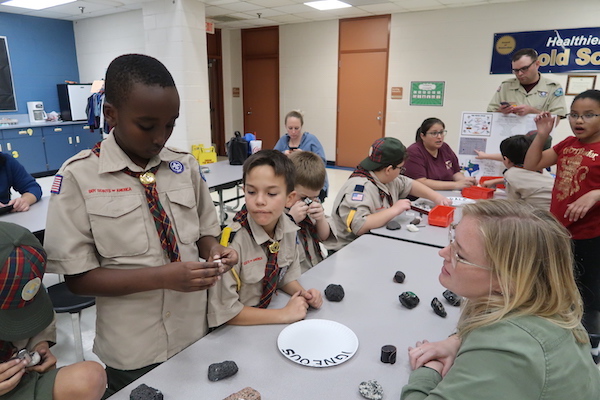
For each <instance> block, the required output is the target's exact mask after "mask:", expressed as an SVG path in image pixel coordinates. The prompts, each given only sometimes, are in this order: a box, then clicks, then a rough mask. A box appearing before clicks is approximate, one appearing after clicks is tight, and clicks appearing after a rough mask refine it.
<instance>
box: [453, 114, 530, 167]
mask: <svg viewBox="0 0 600 400" xmlns="http://www.w3.org/2000/svg"><path fill="white" fill-rule="evenodd" d="M535 116H536V115H535V114H527V115H525V116H518V115H516V114H507V115H504V114H502V113H491V112H463V113H462V118H461V124H460V136H459V143H458V161H459V162H460V166H461V169H462V170H464V171H465V175H467V176H474V177H481V176H501V175H502V171H504V169H505V167H504V164H503V163H501V162H499V161H493V160H478V159H476V158H475V157H476V156H477V153H476V152H475V150H480V151H485V152H486V153H492V154H494V153H500V142H502V141H503V140H504V139H506V138H507V137H509V136H513V135H525V134H526V133H528V132H530V131H533V130H535V129H536V126H535V122H534V120H533V119H534V118H535Z"/></svg>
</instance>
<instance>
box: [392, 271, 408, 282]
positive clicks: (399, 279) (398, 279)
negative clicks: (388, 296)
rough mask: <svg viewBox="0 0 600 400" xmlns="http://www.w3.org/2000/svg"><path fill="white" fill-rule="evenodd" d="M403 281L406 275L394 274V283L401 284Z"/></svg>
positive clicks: (399, 272)
mask: <svg viewBox="0 0 600 400" xmlns="http://www.w3.org/2000/svg"><path fill="white" fill-rule="evenodd" d="M404 279H406V275H404V272H402V271H396V273H395V274H394V282H396V283H402V282H404Z"/></svg>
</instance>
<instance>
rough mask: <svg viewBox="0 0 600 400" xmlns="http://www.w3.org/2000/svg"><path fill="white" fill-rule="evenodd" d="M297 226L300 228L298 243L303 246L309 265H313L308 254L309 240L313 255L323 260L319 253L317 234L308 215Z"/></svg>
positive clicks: (319, 246)
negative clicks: (313, 251)
mask: <svg viewBox="0 0 600 400" xmlns="http://www.w3.org/2000/svg"><path fill="white" fill-rule="evenodd" d="M298 226H299V227H300V230H299V231H298V237H300V241H301V242H302V245H303V246H304V251H305V252H306V255H307V256H308V259H309V260H310V262H311V264H313V260H312V257H311V256H310V253H309V252H308V246H309V243H308V240H309V238H310V239H312V245H313V247H314V249H315V253H316V254H319V255H321V258H323V253H321V245H320V244H319V243H320V242H319V234H318V233H317V227H316V226H315V225H314V224H313V223H312V221H311V220H310V218H309V217H308V215H307V216H306V217H305V218H304V219H303V220H302V221H300V222H298ZM313 265H314V264H313Z"/></svg>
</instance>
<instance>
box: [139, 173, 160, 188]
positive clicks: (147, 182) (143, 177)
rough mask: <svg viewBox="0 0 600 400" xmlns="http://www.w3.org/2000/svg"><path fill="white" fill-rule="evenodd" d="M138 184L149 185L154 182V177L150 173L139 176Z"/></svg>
mask: <svg viewBox="0 0 600 400" xmlns="http://www.w3.org/2000/svg"><path fill="white" fill-rule="evenodd" d="M140 182H142V184H143V185H150V184H152V183H154V182H156V177H155V176H154V174H153V173H152V172H144V173H143V174H142V175H140Z"/></svg>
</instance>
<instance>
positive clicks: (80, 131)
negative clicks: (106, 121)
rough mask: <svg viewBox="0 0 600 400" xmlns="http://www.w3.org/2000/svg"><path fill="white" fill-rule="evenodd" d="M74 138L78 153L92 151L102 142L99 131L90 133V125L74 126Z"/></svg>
mask: <svg viewBox="0 0 600 400" xmlns="http://www.w3.org/2000/svg"><path fill="white" fill-rule="evenodd" d="M73 136H74V138H75V143H76V146H77V151H81V150H84V149H91V148H92V147H94V145H95V144H96V143H98V142H99V141H101V140H102V135H101V134H100V130H99V129H96V130H95V131H94V132H90V127H89V125H85V124H81V125H73Z"/></svg>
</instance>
